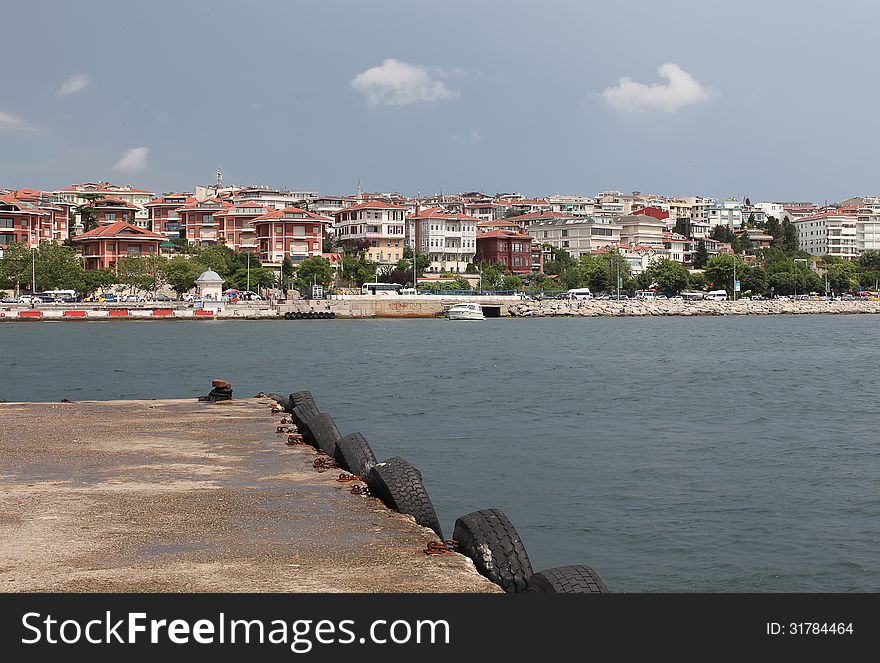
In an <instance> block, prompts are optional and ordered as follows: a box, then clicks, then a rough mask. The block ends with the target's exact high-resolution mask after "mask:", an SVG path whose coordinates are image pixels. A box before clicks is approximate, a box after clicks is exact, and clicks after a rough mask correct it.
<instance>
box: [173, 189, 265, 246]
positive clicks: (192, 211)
mask: <svg viewBox="0 0 880 663" xmlns="http://www.w3.org/2000/svg"><path fill="white" fill-rule="evenodd" d="M229 205H231V203H228V202H226V203H223V202H221V201H220V200H218V199H216V198H208V199H206V200H201V201H199V200H196V201H195V202H190V203H187V204H186V205H184V206H183V207H180V208H178V210H177V213H178V215H179V216H180V225H181V229H182V231H183V233H184V236H185V237H186V240H187V241H188V242H189V243H190V244H192V245H193V246H196V247H199V248H203V247H206V246H214V245H215V244H217V241H218V235H217V221H216V219H215V218H214V216H215V215H216V214H219V213H220V212H222V211H223V210H224V209H225V207H226V206H229ZM263 211H265V209H264V210H263Z"/></svg>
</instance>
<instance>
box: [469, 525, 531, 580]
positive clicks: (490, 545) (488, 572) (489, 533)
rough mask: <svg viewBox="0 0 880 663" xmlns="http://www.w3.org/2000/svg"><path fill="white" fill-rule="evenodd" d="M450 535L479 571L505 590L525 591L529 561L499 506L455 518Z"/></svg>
mask: <svg viewBox="0 0 880 663" xmlns="http://www.w3.org/2000/svg"><path fill="white" fill-rule="evenodd" d="M452 538H453V539H455V540H456V541H458V550H459V552H460V553H462V554H463V555H467V556H468V557H470V558H471V559H472V560H473V562H474V566H476V567H477V571H479V572H480V574H482V575H484V576H485V577H487V578H488V579H489V580H491V581H492V582H494V583H495V584H496V585H498V586H499V587H501V588H502V589H503V590H504V591H505V592H510V593H519V592H524V591H525V590H526V586H527V585H528V582H529V578H531V577H532V563H531V561H529V555H528V553H527V552H526V548H525V546H524V545H523V542H522V539H521V538H520V536H519V534H518V533H517V531H516V528H515V527H514V526H513V524H512V523H511V522H510V520H508V518H507V516H506V515H504V512H503V511H501V509H481V510H480V511H474V512H473V513H469V514H467V515H464V516H462V517H461V518H459V519H458V520H456V521H455V531H454V533H453V535H452Z"/></svg>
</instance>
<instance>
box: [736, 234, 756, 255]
mask: <svg viewBox="0 0 880 663" xmlns="http://www.w3.org/2000/svg"><path fill="white" fill-rule="evenodd" d="M732 248H733V251H734V253H748V252H749V251H750V250H751V249H752V248H753V244H752V239H751V238H750V237H749V236H748V234H747V233H746V232H745V231H743V232H741V233H740V234H739V235H737V236H736V238H735V239H734V240H733V244H732Z"/></svg>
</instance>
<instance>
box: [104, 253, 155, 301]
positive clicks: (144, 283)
mask: <svg viewBox="0 0 880 663" xmlns="http://www.w3.org/2000/svg"><path fill="white" fill-rule="evenodd" d="M116 274H117V282H119V283H122V284H124V285H127V286H129V287H130V288H132V289H135V290H146V291H147V292H156V290H158V289H159V287H160V286H161V285H162V284H163V283H164V282H165V258H160V257H159V256H150V255H143V256H125V257H124V258H120V259H119V261H118V262H117V263H116Z"/></svg>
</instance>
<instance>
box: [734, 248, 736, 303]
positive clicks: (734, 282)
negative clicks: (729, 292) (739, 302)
mask: <svg viewBox="0 0 880 663" xmlns="http://www.w3.org/2000/svg"><path fill="white" fill-rule="evenodd" d="M733 301H736V254H735V253H734V254H733Z"/></svg>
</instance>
